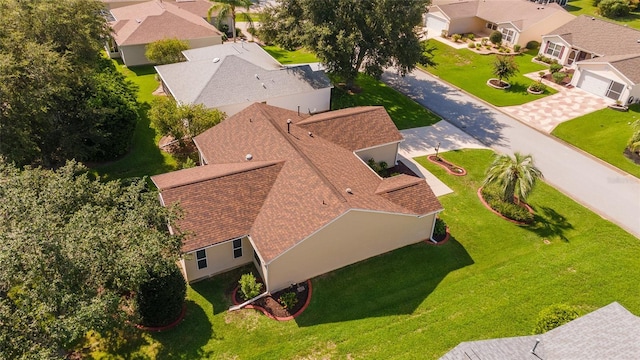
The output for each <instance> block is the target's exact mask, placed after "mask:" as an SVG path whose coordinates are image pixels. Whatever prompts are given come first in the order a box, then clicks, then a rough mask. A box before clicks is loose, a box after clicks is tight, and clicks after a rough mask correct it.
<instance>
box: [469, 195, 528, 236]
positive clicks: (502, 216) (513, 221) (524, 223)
mask: <svg viewBox="0 0 640 360" xmlns="http://www.w3.org/2000/svg"><path fill="white" fill-rule="evenodd" d="M478 198H479V199H480V201H481V202H482V205H484V207H486V208H487V209H489V210H490V211H491V212H492V213H494V214H496V215H498V216H500V217H501V218H503V219H505V220H507V221H509V222H512V223H514V224H516V225H522V226H527V225H529V224H528V223H526V222H522V221H517V220H513V219H509V218H508V217H506V216H504V215H502V214H500V213H499V212H497V211H495V210H493V208H492V207H491V206H490V205H489V204H488V203H487V202H486V201H485V200H484V198H483V197H482V186H480V188H479V189H478ZM521 204H522V205H524V207H525V208H526V209H527V210H528V211H529V212H530V213H532V214H533V209H532V208H531V206H529V204H527V203H524V202H522V203H521Z"/></svg>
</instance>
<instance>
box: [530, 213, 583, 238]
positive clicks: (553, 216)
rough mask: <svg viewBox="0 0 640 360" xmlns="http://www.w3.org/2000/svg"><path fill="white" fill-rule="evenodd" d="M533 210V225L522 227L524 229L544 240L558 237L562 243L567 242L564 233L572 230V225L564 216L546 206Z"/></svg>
mask: <svg viewBox="0 0 640 360" xmlns="http://www.w3.org/2000/svg"><path fill="white" fill-rule="evenodd" d="M535 210H536V213H535V214H534V222H533V224H531V225H529V226H525V227H523V228H524V229H527V230H529V231H532V232H534V233H536V234H537V235H538V236H540V237H542V238H545V239H546V238H552V237H559V238H560V239H562V241H565V242H569V239H568V238H567V236H566V235H565V232H566V231H567V230H571V229H573V225H572V224H571V223H570V222H568V221H567V218H566V217H565V216H564V215H562V214H559V213H558V212H557V211H555V210H554V209H552V208H549V207H546V206H541V207H539V208H537V209H535Z"/></svg>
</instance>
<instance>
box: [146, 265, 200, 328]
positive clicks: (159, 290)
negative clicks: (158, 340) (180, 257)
mask: <svg viewBox="0 0 640 360" xmlns="http://www.w3.org/2000/svg"><path fill="white" fill-rule="evenodd" d="M186 295H187V285H186V283H185V282H184V278H183V277H182V273H181V272H180V269H178V266H177V265H175V264H170V265H167V268H166V269H165V270H164V272H160V273H153V274H151V278H150V279H149V280H148V281H146V282H145V283H143V284H142V285H140V288H139V289H138V292H136V308H137V311H138V315H139V316H140V319H141V323H142V325H145V326H166V325H169V324H171V323H172V322H173V321H175V320H176V319H177V318H178V316H180V312H182V306H183V305H184V299H185V296H186Z"/></svg>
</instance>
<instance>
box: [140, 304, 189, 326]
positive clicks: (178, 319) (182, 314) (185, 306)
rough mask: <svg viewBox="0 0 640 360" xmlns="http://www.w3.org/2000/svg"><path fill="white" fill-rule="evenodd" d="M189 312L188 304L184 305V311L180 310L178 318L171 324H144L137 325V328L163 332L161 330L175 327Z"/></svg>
mask: <svg viewBox="0 0 640 360" xmlns="http://www.w3.org/2000/svg"><path fill="white" fill-rule="evenodd" d="M186 313H187V305H186V304H185V305H182V311H181V312H180V316H178V318H177V319H176V321H174V322H172V323H171V324H169V325H166V326H144V325H139V324H138V325H136V328H138V329H140V330H144V331H150V332H161V331H166V330H169V329H173V328H174V327H176V326H178V324H179V323H180V322H181V321H182V320H184V316H185V315H186Z"/></svg>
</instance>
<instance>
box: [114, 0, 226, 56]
mask: <svg viewBox="0 0 640 360" xmlns="http://www.w3.org/2000/svg"><path fill="white" fill-rule="evenodd" d="M186 4H187V3H182V2H174V1H161V0H153V1H145V2H141V3H136V4H132V5H127V6H120V7H115V8H112V9H111V10H109V12H108V13H107V19H108V22H109V25H110V26H111V29H112V36H111V38H110V39H109V41H108V43H107V46H106V50H107V54H108V55H109V57H111V58H121V59H122V61H123V62H124V63H125V65H127V66H136V65H144V64H150V63H151V61H150V60H149V59H147V58H146V56H145V50H146V46H147V45H148V44H150V43H152V42H154V41H158V40H162V39H169V38H177V39H180V40H184V41H186V42H187V43H189V47H190V48H200V47H203V46H210V45H216V44H221V43H222V33H221V32H220V31H218V29H216V28H215V26H213V25H211V24H210V23H208V22H207V21H206V20H205V19H204V18H203V17H202V16H201V15H200V14H198V12H199V11H200V12H201V10H202V9H200V8H201V7H203V5H204V4H203V3H202V2H188V4H189V5H187V6H185V5H186Z"/></svg>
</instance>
